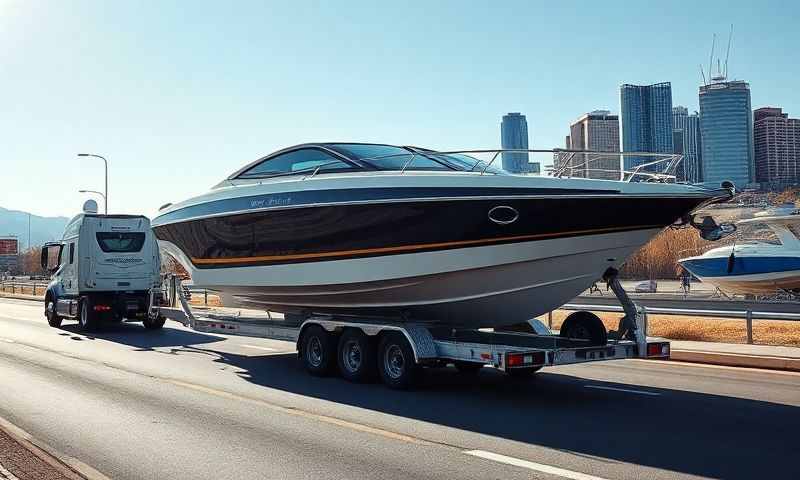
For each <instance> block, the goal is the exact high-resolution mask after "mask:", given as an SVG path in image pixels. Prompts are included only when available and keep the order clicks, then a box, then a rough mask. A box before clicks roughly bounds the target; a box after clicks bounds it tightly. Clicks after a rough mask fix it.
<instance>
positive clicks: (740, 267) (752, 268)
mask: <svg viewBox="0 0 800 480" xmlns="http://www.w3.org/2000/svg"><path fill="white" fill-rule="evenodd" d="M680 263H681V265H682V266H683V267H684V268H686V269H687V270H688V271H689V272H691V273H692V275H694V276H696V277H697V278H699V279H700V281H701V282H703V283H708V284H711V285H714V286H715V287H717V288H719V289H720V290H722V291H723V292H726V293H733V294H749V295H769V294H773V293H775V292H777V291H778V290H786V291H800V257H797V256H747V255H736V256H735V257H734V262H733V265H732V266H731V267H732V268H731V269H730V271H728V268H729V267H728V257H727V256H724V257H694V258H690V259H684V260H681V261H680Z"/></svg>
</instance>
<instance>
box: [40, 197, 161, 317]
mask: <svg viewBox="0 0 800 480" xmlns="http://www.w3.org/2000/svg"><path fill="white" fill-rule="evenodd" d="M41 262H42V268H44V269H46V270H48V271H50V272H51V274H52V281H51V282H50V284H49V285H48V287H47V292H46V293H45V316H46V317H47V320H48V323H50V325H51V326H54V327H59V326H60V325H61V321H62V319H64V318H75V319H78V321H79V323H80V326H81V328H82V329H84V330H93V329H94V328H96V327H97V325H98V324H99V323H100V321H102V320H111V321H122V320H123V319H124V320H128V321H142V322H143V323H144V326H145V327H147V328H151V329H157V328H161V327H162V326H163V325H164V319H163V317H158V316H154V315H153V313H152V312H154V311H157V310H155V309H152V308H151V307H152V306H153V305H154V298H153V297H154V295H158V294H159V292H160V268H161V262H160V257H159V252H158V245H157V243H156V239H155V236H154V235H153V232H152V230H151V229H150V220H149V219H148V218H147V217H144V216H141V215H100V214H98V213H97V204H96V203H95V202H94V201H93V200H89V201H87V202H86V204H85V205H84V211H83V213H81V214H79V215H77V216H75V218H73V219H72V220H71V221H70V222H69V223H68V224H67V226H66V228H65V229H64V235H63V236H62V238H61V240H60V241H59V242H52V243H48V244H45V245H44V247H43V248H42V258H41Z"/></svg>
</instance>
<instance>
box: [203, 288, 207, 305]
mask: <svg viewBox="0 0 800 480" xmlns="http://www.w3.org/2000/svg"><path fill="white" fill-rule="evenodd" d="M203 304H204V305H208V290H206V289H205V288H204V289H203Z"/></svg>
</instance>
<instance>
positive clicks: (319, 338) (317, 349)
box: [300, 325, 336, 377]
mask: <svg viewBox="0 0 800 480" xmlns="http://www.w3.org/2000/svg"><path fill="white" fill-rule="evenodd" d="M300 348H301V349H302V350H301V351H300V355H301V358H302V359H303V365H305V367H306V370H308V373H310V374H311V375H316V376H319V377H321V376H325V375H328V374H329V373H331V370H332V369H333V366H334V364H335V362H336V359H335V357H336V343H335V342H334V337H333V335H331V334H330V333H328V332H326V331H325V329H324V328H322V327H320V326H319V325H311V326H309V327H308V328H307V329H306V331H305V332H304V333H303V341H302V343H301V345H300Z"/></svg>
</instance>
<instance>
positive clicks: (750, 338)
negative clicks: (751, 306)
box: [745, 310, 753, 345]
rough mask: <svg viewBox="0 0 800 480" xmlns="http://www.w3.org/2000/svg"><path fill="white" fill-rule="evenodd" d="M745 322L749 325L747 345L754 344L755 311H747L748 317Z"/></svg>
mask: <svg viewBox="0 0 800 480" xmlns="http://www.w3.org/2000/svg"><path fill="white" fill-rule="evenodd" d="M745 322H746V323H747V344H748V345H752V344H753V311H752V310H747V317H745Z"/></svg>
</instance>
